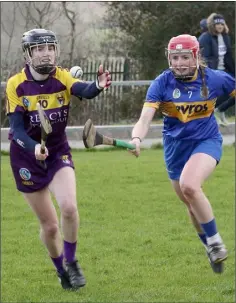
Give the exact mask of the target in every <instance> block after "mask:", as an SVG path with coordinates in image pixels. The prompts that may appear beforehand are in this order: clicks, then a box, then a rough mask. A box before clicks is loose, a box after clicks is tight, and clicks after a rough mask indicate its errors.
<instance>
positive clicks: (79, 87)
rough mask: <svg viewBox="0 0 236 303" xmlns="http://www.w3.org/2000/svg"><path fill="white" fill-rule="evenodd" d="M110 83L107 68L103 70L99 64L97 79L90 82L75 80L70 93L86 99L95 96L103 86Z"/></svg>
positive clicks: (106, 86)
mask: <svg viewBox="0 0 236 303" xmlns="http://www.w3.org/2000/svg"><path fill="white" fill-rule="evenodd" d="M110 85H111V75H110V73H109V71H108V70H106V71H104V70H103V66H102V65H100V66H99V69H98V73H97V80H96V81H95V82H93V83H91V84H88V83H85V82H75V83H74V84H73V85H72V87H71V94H72V95H73V96H76V97H82V98H86V99H92V98H95V97H96V96H98V95H99V94H100V92H101V91H102V90H103V89H104V88H108V87H109V86H110Z"/></svg>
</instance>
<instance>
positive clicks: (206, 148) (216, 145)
mask: <svg viewBox="0 0 236 303" xmlns="http://www.w3.org/2000/svg"><path fill="white" fill-rule="evenodd" d="M222 142H223V140H222V137H221V136H218V137H217V138H215V139H205V140H186V141H185V140H177V139H175V138H172V137H170V136H164V137H163V144H164V158H165V163H166V169H167V172H168V175H169V178H170V179H171V180H179V178H180V175H181V173H182V170H183V168H184V166H185V164H186V162H187V161H188V160H189V158H190V157H191V156H192V155H194V154H196V153H204V154H207V155H209V156H211V157H212V158H214V159H215V160H216V162H217V164H218V163H219V161H220V159H221V156H222Z"/></svg>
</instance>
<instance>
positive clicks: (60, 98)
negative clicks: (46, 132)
mask: <svg viewBox="0 0 236 303" xmlns="http://www.w3.org/2000/svg"><path fill="white" fill-rule="evenodd" d="M20 99H21V100H22V103H23V104H24V99H26V100H28V106H25V104H24V107H25V109H26V110H28V111H34V110H37V107H36V104H37V103H38V102H39V103H40V105H41V106H42V108H43V109H44V110H47V109H54V108H60V107H62V106H64V105H68V104H69V103H70V97H69V96H68V93H67V91H66V90H64V91H61V92H58V93H52V94H42V95H35V96H23V97H20Z"/></svg>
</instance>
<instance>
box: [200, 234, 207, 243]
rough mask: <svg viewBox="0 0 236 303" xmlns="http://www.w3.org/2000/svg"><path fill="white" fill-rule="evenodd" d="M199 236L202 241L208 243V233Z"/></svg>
mask: <svg viewBox="0 0 236 303" xmlns="http://www.w3.org/2000/svg"><path fill="white" fill-rule="evenodd" d="M198 237H199V238H200V240H201V241H202V243H203V244H204V245H207V238H206V234H202V233H201V234H198Z"/></svg>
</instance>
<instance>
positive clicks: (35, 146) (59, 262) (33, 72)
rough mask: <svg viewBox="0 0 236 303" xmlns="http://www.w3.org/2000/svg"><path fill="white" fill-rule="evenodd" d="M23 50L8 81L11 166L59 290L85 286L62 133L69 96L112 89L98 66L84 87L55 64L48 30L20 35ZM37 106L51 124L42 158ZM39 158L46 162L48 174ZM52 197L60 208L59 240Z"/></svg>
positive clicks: (56, 53) (55, 45)
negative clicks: (19, 67) (34, 218)
mask: <svg viewBox="0 0 236 303" xmlns="http://www.w3.org/2000/svg"><path fill="white" fill-rule="evenodd" d="M22 48H23V51H24V56H25V59H26V65H25V67H24V68H23V69H22V71H21V72H20V73H18V74H16V75H14V76H13V77H11V78H10V79H9V80H8V82H7V87H6V95H7V100H6V101H7V102H6V111H7V115H8V117H9V120H10V133H9V139H10V140H11V144H10V162H11V167H12V171H13V175H14V178H15V182H16V186H17V189H18V190H19V191H20V192H22V193H23V195H24V198H25V200H26V201H27V202H28V203H29V205H30V207H31V208H32V210H33V212H34V213H35V214H36V216H37V218H38V220H39V223H40V227H41V233H40V236H41V240H42V241H43V243H44V244H45V246H46V248H47V250H48V254H49V256H50V257H51V259H52V262H53V263H54V265H55V268H56V270H57V275H58V278H59V280H60V283H61V285H62V287H63V288H64V289H78V288H80V287H82V286H84V285H85V283H86V282H85V277H84V275H83V273H82V270H81V268H80V266H79V263H78V261H77V259H76V248H77V235H78V227H79V214H78V209H77V200H76V180H75V173H74V164H73V161H72V155H71V152H70V147H69V144H68V140H67V137H66V133H65V129H66V125H67V121H68V114H69V107H70V98H71V95H74V96H77V97H80V98H81V97H82V98H86V99H91V98H94V97H96V96H98V95H99V93H100V92H101V91H102V90H103V89H104V88H105V87H109V86H110V84H111V76H110V74H109V72H108V71H103V67H102V65H101V66H100V67H99V70H98V76H97V81H95V82H93V83H91V84H87V83H84V82H81V81H80V80H78V79H74V78H73V77H72V76H71V74H70V72H69V71H68V70H66V69H63V68H61V67H58V66H57V65H56V62H57V61H56V60H57V59H58V57H59V43H58V40H57V38H56V36H55V34H54V33H53V32H52V31H49V30H45V29H33V30H30V31H28V32H26V33H24V34H23V37H22ZM38 102H39V103H40V104H41V106H42V107H43V109H44V111H45V113H46V115H47V116H48V118H49V120H50V122H51V125H52V133H51V134H50V135H49V136H48V139H47V143H46V144H47V149H46V153H45V154H42V153H41V152H40V147H41V145H40V142H41V128H40V120H39V116H38V112H37V107H36V104H37V103H38ZM78 102H79V99H78ZM38 160H40V161H42V160H45V161H46V164H47V169H46V170H45V169H44V168H43V167H42V166H41V165H39V161H38ZM51 194H52V195H53V196H54V197H55V199H56V200H57V203H58V205H59V208H60V212H61V228H62V234H63V242H62V238H61V233H60V230H59V220H58V217H57V213H56V210H55V207H54V205H53V203H52V200H51ZM64 264H65V266H64Z"/></svg>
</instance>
